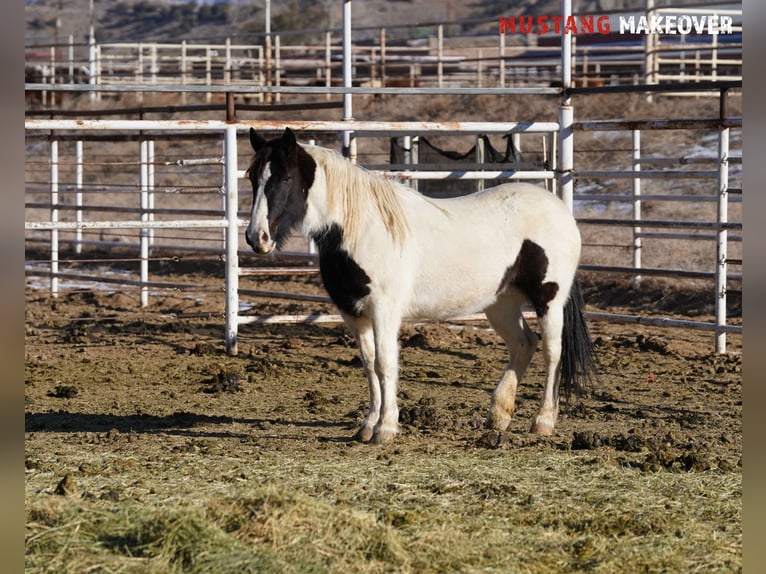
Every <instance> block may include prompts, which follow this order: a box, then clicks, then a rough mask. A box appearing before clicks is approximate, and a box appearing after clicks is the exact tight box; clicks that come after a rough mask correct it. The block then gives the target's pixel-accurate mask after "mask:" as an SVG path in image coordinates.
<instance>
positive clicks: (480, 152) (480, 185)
mask: <svg viewBox="0 0 766 574" xmlns="http://www.w3.org/2000/svg"><path fill="white" fill-rule="evenodd" d="M484 151H485V150H484V138H483V137H482V136H481V134H479V135H478V136H477V137H476V163H478V164H479V165H480V166H481V167H479V169H480V170H481V171H484V167H483V164H484V157H485V153H484ZM483 189H484V179H483V178H480V179H477V180H476V191H482V190H483Z"/></svg>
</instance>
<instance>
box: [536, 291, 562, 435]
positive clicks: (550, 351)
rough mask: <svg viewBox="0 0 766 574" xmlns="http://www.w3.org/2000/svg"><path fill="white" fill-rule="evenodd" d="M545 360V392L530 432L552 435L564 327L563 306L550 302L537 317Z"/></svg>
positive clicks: (555, 414)
mask: <svg viewBox="0 0 766 574" xmlns="http://www.w3.org/2000/svg"><path fill="white" fill-rule="evenodd" d="M539 322H540V330H541V332H542V335H541V336H542V343H543V357H544V359H545V369H546V374H545V392H544V394H543V401H542V404H541V406H540V411H539V412H538V413H537V416H536V417H535V418H534V420H533V421H532V428H531V429H530V431H531V432H533V433H536V434H540V435H552V434H553V428H554V426H555V425H556V419H557V418H558V414H559V383H560V380H561V336H562V332H563V327H564V309H563V304H562V303H560V302H558V301H552V302H551V304H550V306H549V308H548V310H547V312H546V313H545V314H544V315H543V316H542V317H539Z"/></svg>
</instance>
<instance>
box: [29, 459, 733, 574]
mask: <svg viewBox="0 0 766 574" xmlns="http://www.w3.org/2000/svg"><path fill="white" fill-rule="evenodd" d="M223 463H224V464H225V466H226V469H225V472H223V473H221V472H220V470H221V469H216V468H213V467H212V466H211V465H212V464H213V463H212V462H211V459H210V458H207V459H200V458H197V459H196V462H195V463H194V464H202V465H205V466H206V467H207V468H206V469H205V470H204V471H201V470H200V469H196V470H195V471H191V470H189V469H186V468H184V467H183V466H182V467H181V468H178V469H175V472H180V474H181V475H183V476H189V475H196V474H198V473H200V472H208V473H209V477H208V480H207V481H206V482H203V483H199V482H197V488H195V492H194V495H193V496H189V495H187V494H186V493H180V492H176V493H172V492H168V491H164V490H163V487H162V486H159V485H161V484H162V483H161V482H160V481H157V482H154V484H155V487H156V491H155V492H154V493H153V495H152V496H147V497H145V498H146V499H147V500H145V501H144V502H137V501H131V502H128V503H124V502H122V503H119V504H117V503H114V502H109V501H104V500H97V499H95V497H93V496H87V495H86V496H82V497H79V496H69V497H66V498H65V497H62V496H57V495H55V494H50V493H47V492H43V493H39V494H36V495H30V496H28V498H27V516H28V524H27V571H28V572H54V571H55V572H72V573H74V572H94V571H95V572H115V571H120V572H147V573H149V572H152V573H153V572H301V573H302V572H341V571H342V572H446V571H454V572H458V571H461V572H479V571H481V572H508V571H513V572H535V573H543V572H551V573H553V572H557V573H560V572H582V571H590V572H617V571H632V572H642V571H646V572H658V571H672V572H689V571H705V572H731V571H735V570H737V569H738V568H741V510H742V509H741V475H739V474H732V473H715V472H711V473H642V472H640V471H637V470H632V469H625V468H619V467H616V466H614V465H612V464H609V463H605V461H602V460H599V459H598V455H596V456H594V455H593V454H592V453H591V454H589V455H586V456H579V455H574V454H562V453H556V452H551V453H550V454H549V455H545V454H541V455H535V456H530V455H529V454H528V453H527V454H523V453H522V454H513V453H509V452H504V453H500V454H498V453H497V452H481V451H471V452H456V453H454V454H445V455H440V456H436V457H424V456H420V455H417V454H402V453H392V452H391V451H384V452H382V453H381V452H380V451H369V450H368V449H366V448H365V447H361V448H356V449H350V450H349V454H348V455H347V456H342V457H336V456H332V457H321V456H318V457H312V458H309V459H306V458H303V459H297V458H294V457H284V458H280V459H278V460H263V459H262V460H260V461H258V462H257V463H255V462H254V463H253V464H252V465H251V470H252V474H253V475H254V476H253V479H251V480H249V481H247V482H246V483H245V484H241V485H240V486H237V487H234V488H232V485H230V484H224V482H225V481H224V479H223V477H224V476H230V475H231V473H232V472H233V471H235V470H236V469H238V468H240V467H243V465H246V464H248V463H247V461H242V460H238V461H231V460H227V461H223ZM272 465H274V466H273V467H272ZM232 467H233V468H232ZM276 467H278V468H279V474H278V475H277V474H275V473H273V471H272V468H276ZM94 480H95V481H96V482H97V481H98V479H94ZM89 487H90V488H93V487H96V483H95V482H94V483H93V484H92V485H90V486H89ZM176 487H177V488H178V484H177V483H176ZM183 489H184V487H183V486H181V487H180V490H183ZM102 498H103V497H102ZM628 565H629V566H628ZM626 568H627V570H626Z"/></svg>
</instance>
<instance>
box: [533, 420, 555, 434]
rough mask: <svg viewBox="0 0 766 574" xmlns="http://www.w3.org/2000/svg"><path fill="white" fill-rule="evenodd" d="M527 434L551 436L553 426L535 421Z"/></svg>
mask: <svg viewBox="0 0 766 574" xmlns="http://www.w3.org/2000/svg"><path fill="white" fill-rule="evenodd" d="M529 432H531V433H532V434H536V435H540V436H553V425H552V424H548V423H544V422H540V421H535V422H533V423H532V428H531V429H529Z"/></svg>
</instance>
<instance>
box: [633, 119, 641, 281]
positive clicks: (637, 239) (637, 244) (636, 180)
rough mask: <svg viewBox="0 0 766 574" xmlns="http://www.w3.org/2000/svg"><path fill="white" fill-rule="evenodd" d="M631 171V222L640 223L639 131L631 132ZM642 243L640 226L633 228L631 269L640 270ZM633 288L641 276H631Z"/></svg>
mask: <svg viewBox="0 0 766 574" xmlns="http://www.w3.org/2000/svg"><path fill="white" fill-rule="evenodd" d="M632 133H633V171H634V172H636V175H635V176H634V177H633V220H634V221H641V177H640V176H639V175H638V174H639V173H641V131H640V130H637V129H635V130H633V132H632ZM642 247H643V241H642V239H641V226H640V225H636V226H634V227H633V269H636V270H638V269H641V248H642ZM632 283H633V286H634V287H638V285H639V283H641V275H639V274H636V275H634V276H633V281H632Z"/></svg>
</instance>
